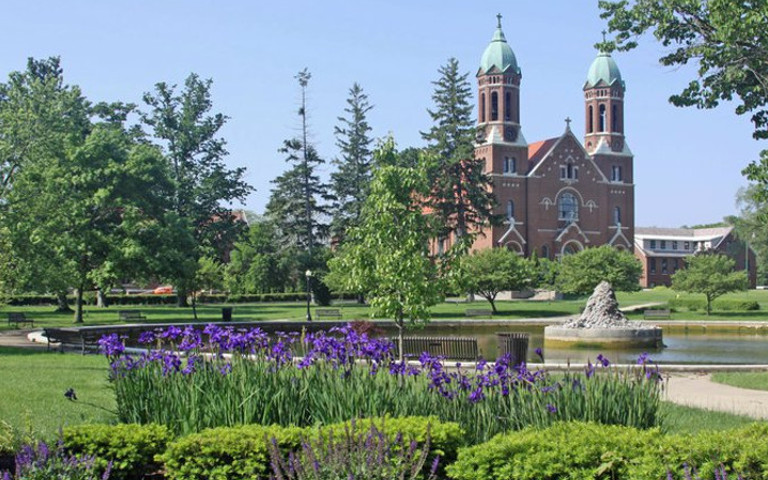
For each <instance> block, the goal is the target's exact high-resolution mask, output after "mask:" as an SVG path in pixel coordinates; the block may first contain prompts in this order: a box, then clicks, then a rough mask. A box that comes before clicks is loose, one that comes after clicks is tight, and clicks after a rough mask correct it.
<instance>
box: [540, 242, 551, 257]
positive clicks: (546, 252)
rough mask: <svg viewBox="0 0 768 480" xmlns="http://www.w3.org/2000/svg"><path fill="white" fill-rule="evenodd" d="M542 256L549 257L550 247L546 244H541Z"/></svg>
mask: <svg viewBox="0 0 768 480" xmlns="http://www.w3.org/2000/svg"><path fill="white" fill-rule="evenodd" d="M541 258H549V247H548V246H546V245H542V246H541Z"/></svg>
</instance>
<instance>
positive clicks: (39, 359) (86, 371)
mask: <svg viewBox="0 0 768 480" xmlns="http://www.w3.org/2000/svg"><path fill="white" fill-rule="evenodd" d="M107 369H108V365H107V360H106V359H105V358H104V357H102V356H101V355H85V356H83V355H77V354H69V353H65V354H62V353H56V352H45V351H37V350H30V349H23V348H11V347H0V392H2V401H0V420H2V421H5V422H7V423H9V424H10V425H12V426H14V427H16V428H18V429H21V430H22V431H24V432H30V433H32V434H33V435H35V436H39V437H42V438H48V439H51V438H54V437H55V435H56V433H57V432H58V430H59V427H61V426H63V425H77V424H81V423H104V422H114V421H115V415H114V414H113V413H111V412H113V411H114V409H115V399H114V394H113V392H112V390H111V389H110V388H109V384H108V381H107ZM69 388H73V389H74V390H75V393H76V394H77V397H78V400H77V401H70V400H67V399H66V397H65V396H64V392H66V391H67V389H69Z"/></svg>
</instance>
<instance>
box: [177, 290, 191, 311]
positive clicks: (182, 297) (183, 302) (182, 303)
mask: <svg viewBox="0 0 768 480" xmlns="http://www.w3.org/2000/svg"><path fill="white" fill-rule="evenodd" d="M176 306H177V307H179V308H186V307H189V302H188V301H187V290H186V289H184V288H181V287H176Z"/></svg>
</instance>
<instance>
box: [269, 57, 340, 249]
mask: <svg viewBox="0 0 768 480" xmlns="http://www.w3.org/2000/svg"><path fill="white" fill-rule="evenodd" d="M296 78H297V79H298V81H299V85H300V86H301V108H300V109H299V115H300V116H301V125H302V136H301V138H293V139H290V140H285V141H284V142H283V146H282V147H281V148H280V150H279V152H280V153H283V154H285V155H286V159H285V160H286V162H288V163H289V164H291V165H292V167H291V168H290V169H289V170H287V171H286V172H285V173H283V174H282V175H280V176H278V177H277V178H276V179H274V180H272V183H273V184H274V185H275V187H274V188H273V189H272V192H271V194H270V197H269V202H268V203H267V207H266V216H267V217H268V218H269V219H270V220H272V221H273V222H274V224H275V225H276V226H277V227H278V229H279V231H280V234H281V235H282V237H283V242H282V244H283V246H284V247H299V248H302V249H306V250H307V252H308V253H309V256H310V259H311V257H312V250H313V249H314V248H316V247H318V246H319V245H321V244H322V243H323V241H324V240H325V239H327V238H328V233H329V226H328V224H327V219H328V218H329V214H330V208H329V207H328V202H329V201H330V200H331V199H332V196H331V195H330V193H329V188H328V185H327V184H325V183H323V182H322V181H321V180H320V177H319V176H318V175H317V173H316V171H315V170H316V168H317V166H318V165H322V164H323V163H325V161H324V160H323V159H322V158H320V156H319V155H318V154H317V150H315V147H314V146H313V145H311V144H310V143H309V142H308V140H307V136H308V127H307V114H306V88H307V84H308V83H309V79H310V78H311V74H310V73H309V72H308V71H307V70H306V69H304V70H302V71H301V72H299V74H298V75H297V76H296Z"/></svg>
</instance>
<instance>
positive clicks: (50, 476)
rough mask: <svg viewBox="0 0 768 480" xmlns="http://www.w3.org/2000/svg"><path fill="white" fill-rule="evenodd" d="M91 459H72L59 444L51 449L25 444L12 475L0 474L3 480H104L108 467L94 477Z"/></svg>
mask: <svg viewBox="0 0 768 480" xmlns="http://www.w3.org/2000/svg"><path fill="white" fill-rule="evenodd" d="M96 472H97V468H96V465H95V458H94V457H91V456H87V455H85V456H74V455H69V454H67V453H66V452H65V450H64V448H63V446H62V444H61V443H59V444H58V445H57V446H56V448H55V449H51V448H50V447H49V446H48V445H47V444H46V443H45V442H40V443H39V444H37V446H34V447H33V446H31V445H25V446H23V447H22V448H21V451H20V452H19V453H17V454H16V474H15V476H13V477H12V476H11V474H10V473H8V472H4V473H3V475H2V479H3V480H11V479H12V478H13V479H15V480H58V479H63V478H66V479H68V480H97V479H101V480H107V479H108V478H109V473H110V466H107V468H106V470H105V471H104V472H103V474H101V475H98V474H97V473H96Z"/></svg>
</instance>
